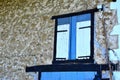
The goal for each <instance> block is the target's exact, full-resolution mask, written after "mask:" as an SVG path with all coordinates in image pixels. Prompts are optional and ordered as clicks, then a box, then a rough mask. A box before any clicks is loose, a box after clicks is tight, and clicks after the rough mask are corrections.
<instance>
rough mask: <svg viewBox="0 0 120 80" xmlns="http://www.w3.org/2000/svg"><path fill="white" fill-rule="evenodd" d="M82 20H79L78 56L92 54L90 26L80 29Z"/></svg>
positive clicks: (77, 34)
mask: <svg viewBox="0 0 120 80" xmlns="http://www.w3.org/2000/svg"><path fill="white" fill-rule="evenodd" d="M80 24H81V22H77V33H76V36H77V39H76V53H77V56H76V58H78V57H80V56H90V28H83V29H79V27H80V26H81V25H80Z"/></svg>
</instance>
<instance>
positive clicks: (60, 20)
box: [58, 17, 70, 25]
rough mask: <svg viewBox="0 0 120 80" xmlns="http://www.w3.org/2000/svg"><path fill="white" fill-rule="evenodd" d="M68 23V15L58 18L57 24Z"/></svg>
mask: <svg viewBox="0 0 120 80" xmlns="http://www.w3.org/2000/svg"><path fill="white" fill-rule="evenodd" d="M69 23H70V17H67V18H60V19H58V25H63V24H69Z"/></svg>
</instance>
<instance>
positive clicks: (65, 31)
mask: <svg viewBox="0 0 120 80" xmlns="http://www.w3.org/2000/svg"><path fill="white" fill-rule="evenodd" d="M67 31H68V30H59V31H57V32H67Z"/></svg>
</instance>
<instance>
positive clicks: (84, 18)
mask: <svg viewBox="0 0 120 80" xmlns="http://www.w3.org/2000/svg"><path fill="white" fill-rule="evenodd" d="M76 17H77V22H81V21H89V20H91V14H83V15H79V16H76Z"/></svg>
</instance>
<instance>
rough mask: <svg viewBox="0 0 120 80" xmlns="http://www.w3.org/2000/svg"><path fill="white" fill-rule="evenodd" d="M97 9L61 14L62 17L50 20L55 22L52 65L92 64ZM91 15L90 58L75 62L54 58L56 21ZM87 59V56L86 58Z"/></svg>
mask: <svg viewBox="0 0 120 80" xmlns="http://www.w3.org/2000/svg"><path fill="white" fill-rule="evenodd" d="M97 11H98V9H97V8H95V9H90V10H86V11H81V12H75V13H69V14H63V15H57V16H53V17H52V19H54V20H55V30H54V51H53V64H57V63H58V64H59V63H73V62H75V63H93V62H94V59H93V57H94V16H95V15H94V14H95V12H97ZM88 13H89V14H91V28H90V29H91V33H90V36H91V39H90V40H91V41H90V56H89V59H88V58H85V59H84V58H83V59H75V60H65V58H60V59H57V58H56V44H57V25H58V19H59V18H66V17H72V16H78V15H83V14H88ZM86 57H88V56H86Z"/></svg>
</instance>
